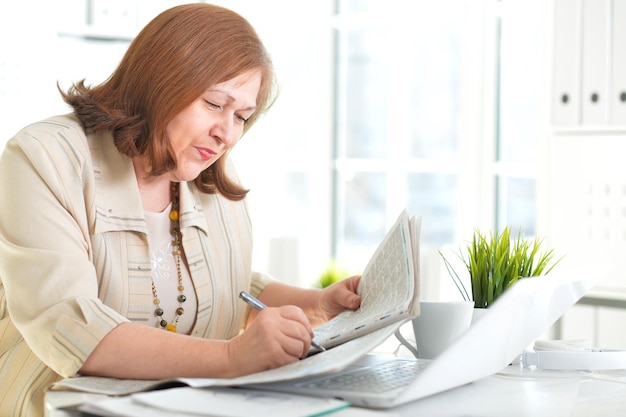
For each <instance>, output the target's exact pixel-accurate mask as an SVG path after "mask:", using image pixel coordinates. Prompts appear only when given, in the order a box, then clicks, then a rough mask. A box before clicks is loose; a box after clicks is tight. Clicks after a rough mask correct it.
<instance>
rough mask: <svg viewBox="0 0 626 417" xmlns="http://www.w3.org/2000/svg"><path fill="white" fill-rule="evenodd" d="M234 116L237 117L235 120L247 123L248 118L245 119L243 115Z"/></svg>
mask: <svg viewBox="0 0 626 417" xmlns="http://www.w3.org/2000/svg"><path fill="white" fill-rule="evenodd" d="M235 117H236V118H237V120H239V121H240V122H241V123H244V124H245V123H247V122H248V119H246V118H245V117H243V116H238V115H235Z"/></svg>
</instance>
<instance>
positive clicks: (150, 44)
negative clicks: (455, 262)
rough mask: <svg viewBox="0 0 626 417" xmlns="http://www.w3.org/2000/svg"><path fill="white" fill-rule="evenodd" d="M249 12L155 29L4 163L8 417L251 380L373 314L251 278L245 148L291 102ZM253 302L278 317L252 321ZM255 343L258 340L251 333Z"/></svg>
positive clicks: (0, 223) (190, 17)
mask: <svg viewBox="0 0 626 417" xmlns="http://www.w3.org/2000/svg"><path fill="white" fill-rule="evenodd" d="M273 77H274V75H273V70H272V65H271V60H270V58H269V57H268V54H267V53H266V51H265V49H264V47H263V45H262V43H261V41H260V40H259V38H258V36H257V34H256V33H255V31H254V30H253V28H252V27H251V26H250V24H249V23H248V22H247V21H246V20H245V19H243V18H242V17H241V16H239V15H238V14H236V13H234V12H232V11H230V10H227V9H224V8H220V7H216V6H212V5H208V4H204V3H199V4H190V5H184V6H178V7H175V8H172V9H170V10H167V11H165V12H163V13H162V14H161V15H159V16H157V17H156V18H155V19H154V20H153V21H152V22H150V23H149V24H148V25H147V26H146V27H145V28H144V29H143V30H142V31H141V33H140V34H139V35H138V36H137V38H136V39H135V40H134V41H133V42H132V44H131V45H130V47H129V49H128V51H127V53H126V54H125V56H124V58H123V60H122V61H121V63H120V65H119V67H118V68H117V70H116V71H115V72H114V73H113V74H112V76H111V77H110V78H109V79H108V80H107V81H105V82H104V83H102V84H100V85H97V86H95V87H88V86H85V85H84V83H82V82H79V83H77V84H75V85H74V86H73V87H72V88H71V89H70V90H69V91H67V92H65V93H62V94H63V98H64V99H65V101H66V102H67V103H68V104H70V105H71V106H72V107H73V109H74V111H73V113H71V114H68V115H63V116H57V117H52V118H50V119H47V120H44V121H41V122H38V123H35V124H32V125H30V126H28V127H26V128H25V129H23V130H22V131H20V132H19V133H18V134H17V135H16V136H15V137H14V138H12V139H11V140H10V141H9V143H8V144H7V147H6V149H5V151H4V152H3V154H2V157H1V158H0V280H1V284H0V415H15V416H17V415H20V416H40V415H42V414H43V394H44V390H45V389H46V387H48V386H49V385H50V384H51V383H52V382H54V381H56V380H58V379H60V378H62V377H71V376H74V375H77V374H89V375H102V376H111V377H117V378H146V379H153V378H167V377H179V376H187V377H233V376H237V375H242V374H247V373H252V372H256V371H261V370H264V369H268V368H272V367H277V366H281V365H283V364H286V363H290V362H293V361H296V360H298V359H299V358H301V357H303V356H304V355H306V353H307V351H308V348H309V345H310V343H311V335H312V328H313V326H315V325H317V324H319V323H321V322H324V321H326V320H328V319H330V318H331V317H333V316H334V315H336V314H338V313H339V312H341V311H343V310H344V309H346V308H348V309H354V308H357V307H358V306H359V304H360V298H359V297H358V295H357V294H356V287H357V284H358V277H353V278H350V279H347V280H344V281H342V282H340V283H338V284H335V285H334V286H331V287H329V288H327V289H325V290H305V289H300V288H295V287H290V286H287V285H285V284H281V283H279V282H277V281H275V280H273V279H271V278H270V277H268V276H266V275H263V274H261V273H257V272H254V271H252V270H251V250H252V248H251V242H252V237H251V225H250V221H249V217H248V212H247V206H246V200H245V196H246V193H247V190H245V189H244V188H243V187H242V186H241V185H240V184H239V183H238V181H237V177H236V174H235V171H234V168H233V166H232V164H231V162H230V161H229V159H228V151H229V150H230V149H231V148H232V147H233V146H235V144H236V143H237V142H238V140H239V139H240V137H241V136H242V135H243V134H244V133H245V132H246V131H247V129H249V128H250V127H251V126H252V125H253V124H254V122H255V120H257V118H258V117H259V116H260V115H261V114H262V113H263V112H264V111H265V110H267V109H268V107H269V106H270V104H271V102H272V100H273V92H274V90H273ZM242 290H245V291H249V292H251V293H252V294H253V295H255V296H257V297H258V298H259V299H260V300H261V301H263V302H264V303H265V304H267V305H268V306H270V308H268V309H265V310H263V311H261V312H260V313H258V314H257V313H256V312H253V313H251V312H250V311H249V309H248V308H247V306H246V304H245V303H243V302H242V301H241V300H239V299H238V294H239V292H240V291H242ZM244 329H245V330H244Z"/></svg>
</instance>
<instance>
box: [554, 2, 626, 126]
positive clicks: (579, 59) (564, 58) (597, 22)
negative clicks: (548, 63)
mask: <svg viewBox="0 0 626 417" xmlns="http://www.w3.org/2000/svg"><path fill="white" fill-rule="evenodd" d="M553 24H554V27H553V34H554V37H553V41H554V42H553V48H552V49H553V57H554V61H553V83H552V94H551V96H552V105H551V108H552V122H553V125H554V126H555V127H573V126H583V127H594V128H598V127H600V128H604V127H606V126H614V125H621V126H626V47H625V46H624V45H625V43H626V0H553Z"/></svg>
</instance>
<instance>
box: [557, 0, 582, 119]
mask: <svg viewBox="0 0 626 417" xmlns="http://www.w3.org/2000/svg"><path fill="white" fill-rule="evenodd" d="M580 1H582V0H576V1H572V0H554V44H553V56H554V62H553V65H554V73H553V82H552V88H553V90H552V106H551V107H552V123H553V124H554V125H555V126H572V125H578V124H579V123H580V88H579V82H578V81H579V80H580V71H581V66H580V53H579V51H580V21H581V16H580V4H579V3H580Z"/></svg>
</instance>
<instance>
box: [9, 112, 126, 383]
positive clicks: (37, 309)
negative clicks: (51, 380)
mask: <svg viewBox="0 0 626 417" xmlns="http://www.w3.org/2000/svg"><path fill="white" fill-rule="evenodd" d="M88 153H89V150H88V148H87V144H86V140H85V139H84V132H82V129H81V128H80V127H79V126H73V125H72V124H71V123H70V124H67V125H59V126H52V127H50V125H46V124H45V123H42V124H37V125H33V127H30V128H28V129H27V130H25V131H23V132H22V133H20V134H18V136H16V137H15V138H13V139H12V140H10V141H9V142H8V144H7V146H6V148H5V150H4V152H3V154H2V156H1V157H0V254H1V261H0V280H1V281H2V285H3V286H4V291H5V296H6V297H5V299H6V303H7V307H8V311H9V314H10V317H11V320H12V321H13V323H14V325H15V327H16V328H17V329H18V330H19V332H20V334H21V335H22V336H23V337H24V339H25V341H26V342H27V344H28V345H29V347H30V348H31V350H32V351H33V352H34V353H35V354H36V355H37V356H38V357H39V358H40V359H41V360H42V361H43V362H44V363H45V364H46V365H47V366H49V367H50V368H52V369H53V370H54V371H55V372H57V373H59V374H60V375H62V376H72V375H74V374H75V373H76V372H77V371H78V370H79V369H80V367H81V366H82V364H83V363H84V361H85V360H86V358H87V356H89V354H90V353H91V351H92V350H93V349H94V348H95V346H96V345H97V344H98V342H99V341H100V340H101V339H102V338H103V337H104V336H105V335H106V334H107V333H108V332H109V331H110V330H111V329H113V328H114V327H116V326H117V325H118V324H120V323H122V322H124V321H127V320H126V319H125V318H124V317H123V316H121V315H119V314H118V313H116V312H115V311H113V310H112V309H110V308H108V307H106V306H104V305H103V304H102V303H101V302H100V300H99V299H98V286H97V281H96V274H95V270H94V266H93V262H92V260H91V256H92V250H91V241H90V238H89V227H90V225H89V220H88V219H89V215H88V212H89V210H93V207H92V204H93V203H92V202H93V198H91V196H92V195H93V192H94V191H93V181H91V182H90V181H88V176H89V175H93V170H92V167H91V166H90V165H89V164H90V162H89V161H90V159H89V158H88V157H87V156H88ZM2 353H3V352H0V355H1V354H2Z"/></svg>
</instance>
